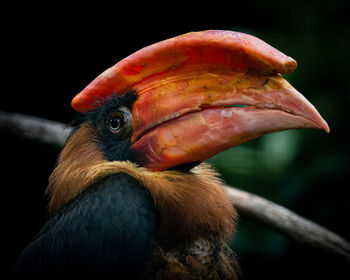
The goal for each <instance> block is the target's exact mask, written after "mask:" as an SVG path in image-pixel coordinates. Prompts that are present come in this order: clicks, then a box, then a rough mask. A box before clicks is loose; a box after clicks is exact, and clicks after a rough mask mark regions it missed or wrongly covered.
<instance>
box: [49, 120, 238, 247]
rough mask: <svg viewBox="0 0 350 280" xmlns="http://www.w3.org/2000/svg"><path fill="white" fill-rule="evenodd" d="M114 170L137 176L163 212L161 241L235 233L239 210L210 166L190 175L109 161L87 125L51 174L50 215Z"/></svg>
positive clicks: (171, 242)
mask: <svg viewBox="0 0 350 280" xmlns="http://www.w3.org/2000/svg"><path fill="white" fill-rule="evenodd" d="M116 173H126V174H128V175H129V176H132V177H134V178H135V179H136V180H138V181H139V182H140V183H141V184H142V185H143V186H144V187H145V188H147V189H148V190H149V191H150V193H151V195H152V197H153V199H154V201H155V204H156V207H157V209H158V213H159V223H160V224H159V230H158V241H159V242H160V243H163V245H165V246H168V247H172V246H176V244H177V243H178V242H182V243H183V242H184V241H186V239H187V241H191V240H195V239H197V238H201V237H202V236H206V235H208V234H212V235H215V236H217V237H219V238H220V239H224V240H227V239H229V238H231V237H232V234H233V231H234V220H235V218H236V212H235V210H234V208H233V207H232V205H231V202H230V200H229V199H228V197H227V195H226V193H225V191H224V189H223V188H222V182H221V180H220V179H219V178H218V176H217V173H216V172H215V171H214V170H213V169H212V168H211V167H210V165H208V164H201V165H199V166H198V167H196V168H194V169H192V170H191V172H188V173H184V172H180V171H162V172H152V171H148V170H147V169H145V168H142V167H138V166H137V165H135V164H133V163H131V162H117V161H115V162H110V161H106V160H104V159H103V156H102V154H101V153H100V152H99V151H98V149H97V148H96V144H95V142H94V140H93V139H91V133H90V131H89V129H88V128H87V127H82V128H80V130H79V131H77V132H76V133H75V134H74V135H73V136H72V137H71V138H70V139H69V141H68V142H67V145H66V147H65V148H64V149H63V151H62V153H61V155H60V158H59V161H58V165H57V167H56V169H55V170H54V172H53V173H52V175H51V176H50V182H49V186H48V188H47V193H48V194H49V195H50V196H51V200H50V204H49V211H50V213H53V212H54V211H56V210H57V209H58V208H59V207H60V206H62V205H63V204H65V203H66V202H67V201H68V200H70V199H72V198H73V197H75V196H76V195H77V194H78V193H80V192H81V191H83V190H84V189H85V188H87V187H89V186H91V185H92V184H93V183H95V182H97V181H98V180H99V179H101V178H103V177H105V176H108V175H111V174H116ZM184 239H185V240H184Z"/></svg>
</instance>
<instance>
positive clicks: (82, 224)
mask: <svg viewBox="0 0 350 280" xmlns="http://www.w3.org/2000/svg"><path fill="white" fill-rule="evenodd" d="M156 226H157V217H156V211H155V206H154V202H153V199H152V197H151V196H150V194H149V193H148V191H147V190H146V189H145V188H143V187H142V186H141V185H140V184H139V183H138V182H137V181H136V180H135V179H133V178H132V177H130V176H128V175H126V174H116V175H112V176H109V177H107V178H104V179H102V180H101V181H100V182H98V183H95V184H94V185H93V186H91V187H90V188H88V189H87V190H85V191H84V192H83V193H81V194H80V195H78V196H77V197H75V198H74V199H73V200H71V201H70V202H69V203H67V204H66V205H65V206H64V207H62V208H61V209H60V210H59V211H58V212H57V213H56V214H55V215H54V216H53V217H51V218H50V219H49V220H48V222H47V223H46V225H45V226H44V227H43V229H42V230H41V231H40V232H39V234H38V235H37V236H36V237H35V238H34V240H33V241H32V242H31V243H30V244H29V246H28V247H27V248H26V249H25V250H24V251H23V253H22V254H21V255H20V257H19V259H18V260H17V262H16V263H15V264H14V266H13V269H12V275H14V276H20V275H28V273H30V274H42V275H43V276H44V277H47V276H48V277H51V278H52V277H53V276H58V275H59V276H60V277H61V276H66V275H67V276H69V275H75V274H77V275H78V276H83V275H88V276H92V275H94V274H98V275H99V276H101V274H104V273H106V274H110V273H113V274H114V273H115V274H118V275H121V274H128V275H129V277H131V276H132V275H137V274H139V273H141V272H142V270H143V269H144V264H145V262H146V260H147V258H148V257H149V254H150V252H151V249H152V245H153V241H154V237H155V231H156ZM62 274H63V275H62ZM14 278H16V277H14ZM51 278H50V279H51Z"/></svg>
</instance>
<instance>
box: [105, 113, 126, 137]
mask: <svg viewBox="0 0 350 280" xmlns="http://www.w3.org/2000/svg"><path fill="white" fill-rule="evenodd" d="M123 123H124V118H123V115H122V114H121V113H119V114H117V115H114V116H112V117H111V118H110V119H109V120H108V128H109V130H110V131H111V132H112V133H116V132H118V131H119V130H120V129H121V128H122V126H123Z"/></svg>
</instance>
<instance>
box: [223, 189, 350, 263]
mask: <svg viewBox="0 0 350 280" xmlns="http://www.w3.org/2000/svg"><path fill="white" fill-rule="evenodd" d="M225 189H226V191H227V193H228V195H229V197H230V199H231V201H232V204H233V205H234V206H235V207H236V208H237V209H238V210H239V212H240V213H242V214H245V215H246V216H248V217H251V218H253V219H255V220H257V221H259V222H261V223H263V224H265V225H268V226H270V227H272V228H274V229H276V230H278V231H279V232H281V233H283V234H285V235H287V236H289V237H290V238H292V239H294V240H295V241H297V242H300V243H303V244H306V245H310V246H313V247H317V248H320V249H322V250H324V251H327V252H329V253H332V254H334V255H337V256H340V257H343V258H344V259H345V260H347V261H348V262H350V243H348V242H347V241H346V240H345V239H343V238H342V237H340V236H339V235H337V234H335V233H333V232H332V231H330V230H328V229H326V228H324V227H322V226H320V225H318V224H316V223H314V222H312V221H310V220H307V219H305V218H303V217H301V216H299V215H297V214H296V213H294V212H292V211H290V210H289V209H287V208H285V207H283V206H280V205H278V204H276V203H273V202H271V201H269V200H267V199H265V198H262V197H259V196H257V195H254V194H252V193H249V192H246V191H242V190H239V189H236V188H233V187H231V186H225Z"/></svg>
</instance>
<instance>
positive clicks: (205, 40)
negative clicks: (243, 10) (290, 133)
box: [49, 31, 329, 210]
mask: <svg viewBox="0 0 350 280" xmlns="http://www.w3.org/2000/svg"><path fill="white" fill-rule="evenodd" d="M296 66H297V63H296V61H294V60H293V59H292V58H290V57H288V56H285V55H284V54H282V53H281V52H279V51H278V50H276V49H274V48H273V47H271V46H269V45H268V44H266V43H265V42H263V41H261V40H260V39H258V38H256V37H253V36H250V35H247V34H242V33H238V32H231V31H204V32H194V33H188V34H185V35H182V36H179V37H175V38H172V39H168V40H165V41H162V42H159V43H156V44H153V45H151V46H148V47H146V48H143V49H141V50H140V51H138V52H136V53H134V54H132V55H130V56H128V57H127V58H125V59H123V60H122V61H120V62H119V63H117V64H116V65H114V66H112V67H111V68H109V69H107V70H106V71H105V72H103V73H102V74H101V75H99V76H98V77H97V78H96V79H95V80H94V81H93V82H91V83H90V84H89V85H88V86H87V87H86V88H85V89H84V90H83V91H81V92H80V93H79V94H78V95H77V96H75V97H74V99H73V101H72V106H73V108H74V109H75V110H76V111H78V112H81V113H82V116H81V118H80V122H79V126H78V128H77V129H76V131H75V133H74V134H73V135H72V136H71V137H70V139H69V141H68V143H67V146H66V148H65V150H64V151H63V152H62V154H61V158H60V161H59V166H58V168H57V169H56V170H55V172H54V174H53V175H52V178H51V181H52V183H51V188H50V187H49V191H51V192H52V194H53V200H52V203H51V209H52V210H55V209H57V208H58V207H59V206H60V205H62V204H63V203H64V202H65V201H67V200H68V199H69V198H71V197H72V196H74V195H75V194H76V193H78V192H79V191H81V190H82V189H83V188H84V187H83V186H85V185H86V181H87V180H93V179H86V178H95V177H94V176H92V175H91V173H92V172H93V171H91V170H93V163H96V162H106V161H109V162H112V161H131V162H134V163H136V164H137V165H138V166H141V167H144V168H145V170H148V171H152V172H155V171H164V170H169V169H181V168H182V169H186V168H187V169H188V168H190V167H193V166H194V165H196V164H197V163H200V162H203V161H205V160H206V159H208V158H210V157H212V156H213V155H215V154H217V153H219V152H221V151H224V150H226V149H228V148H231V147H233V146H236V145H239V144H241V143H244V142H246V141H248V140H251V139H254V138H256V137H259V136H261V135H263V134H266V133H270V132H275V131H281V130H285V129H294V128H316V129H323V130H325V131H327V132H329V128H328V125H327V123H326V122H325V121H324V120H323V119H322V117H321V116H320V114H319V113H318V112H317V110H316V109H315V108H314V106H313V105H312V104H311V103H310V102H308V101H307V100H306V99H305V98H304V97H303V96H302V95H301V94H300V93H299V92H298V91H297V90H296V89H294V88H293V87H292V86H291V85H290V84H289V83H288V82H287V81H286V80H285V79H284V78H283V77H282V76H281V74H287V73H290V72H292V71H294V70H295V68H296ZM87 173H89V176H88V175H87ZM71 174H75V175H71ZM78 174H79V175H78ZM72 176H73V177H74V176H75V177H74V178H73V177H72ZM84 180H85V181H84ZM57 185H60V186H64V185H66V186H67V187H66V188H65V189H64V190H63V189H61V191H60V192H59V193H58V192H57V194H55V187H53V186H57ZM68 185H69V186H68ZM61 188H63V187H61Z"/></svg>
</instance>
